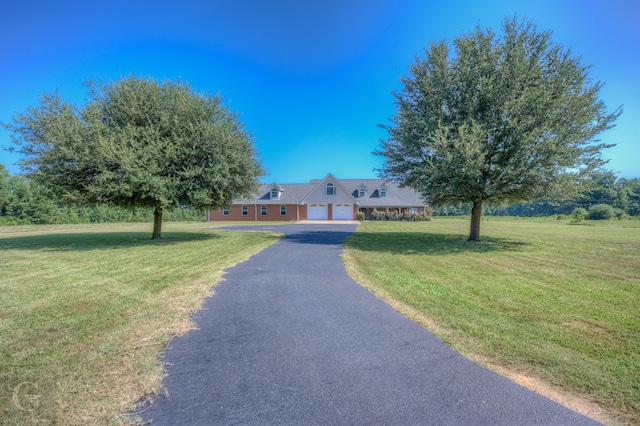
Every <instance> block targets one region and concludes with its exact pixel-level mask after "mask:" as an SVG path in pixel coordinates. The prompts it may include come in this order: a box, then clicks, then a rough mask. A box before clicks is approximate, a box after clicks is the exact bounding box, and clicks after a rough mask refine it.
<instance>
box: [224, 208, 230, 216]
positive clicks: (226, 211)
mask: <svg viewBox="0 0 640 426" xmlns="http://www.w3.org/2000/svg"><path fill="white" fill-rule="evenodd" d="M229 210H230V209H222V215H223V216H229Z"/></svg>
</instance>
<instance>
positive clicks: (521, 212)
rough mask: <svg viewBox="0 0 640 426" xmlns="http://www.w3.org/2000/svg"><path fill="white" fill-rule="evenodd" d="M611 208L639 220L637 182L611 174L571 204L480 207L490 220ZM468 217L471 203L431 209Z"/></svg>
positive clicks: (616, 214) (596, 179) (639, 185)
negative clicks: (493, 218) (503, 217)
mask: <svg viewBox="0 0 640 426" xmlns="http://www.w3.org/2000/svg"><path fill="white" fill-rule="evenodd" d="M602 205H608V206H611V208H612V212H613V216H612V217H617V218H623V217H625V216H640V179H637V178H636V179H624V178H622V179H617V180H616V177H615V175H614V174H613V173H603V174H600V175H598V176H596V177H594V178H593V180H592V182H590V184H589V190H587V191H585V192H584V193H582V195H580V196H579V197H577V198H575V199H573V200H567V201H563V202H551V201H545V200H539V201H534V202H530V203H521V204H512V205H508V204H501V205H490V204H485V205H484V206H483V209H482V210H483V211H482V214H483V215H489V216H523V217H532V216H553V215H571V214H573V213H574V211H576V210H577V209H585V210H586V211H587V212H589V211H591V210H592V208H593V207H595V206H599V207H598V208H600V206H602ZM470 213H471V203H468V204H466V203H459V204H455V205H449V206H440V207H434V216H459V215H468V214H470Z"/></svg>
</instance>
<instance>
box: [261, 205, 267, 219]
mask: <svg viewBox="0 0 640 426" xmlns="http://www.w3.org/2000/svg"><path fill="white" fill-rule="evenodd" d="M260 214H261V215H262V216H264V215H266V214H267V206H265V205H261V206H260Z"/></svg>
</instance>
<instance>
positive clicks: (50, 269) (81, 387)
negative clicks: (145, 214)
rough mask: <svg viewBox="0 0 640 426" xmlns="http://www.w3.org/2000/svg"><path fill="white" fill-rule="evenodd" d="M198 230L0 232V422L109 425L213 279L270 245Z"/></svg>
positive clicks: (155, 381)
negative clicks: (159, 235)
mask: <svg viewBox="0 0 640 426" xmlns="http://www.w3.org/2000/svg"><path fill="white" fill-rule="evenodd" d="M210 226H211V225H210V224H205V223H202V222H199V223H191V224H177V223H175V224H165V226H164V229H163V239H162V240H160V241H151V239H150V237H151V225H150V224H123V225H112V224H109V225H84V226H83V225H66V226H65V225H62V226H45V227H38V226H23V227H0V294H1V295H2V296H1V297H0V424H3V425H4V424H52V423H55V424H114V423H118V422H121V421H123V418H122V417H119V416H120V414H121V413H122V411H123V410H127V409H131V408H132V405H131V404H132V403H134V402H135V401H136V400H137V399H138V398H140V397H141V396H143V395H146V394H150V393H153V392H154V391H155V390H156V389H157V388H158V386H159V384H160V381H161V378H162V367H161V365H160V364H159V358H158V354H159V353H160V351H161V350H162V348H163V346H164V345H165V344H166V343H167V341H168V340H169V339H170V337H172V336H174V335H177V334H180V333H183V332H185V331H186V330H189V329H190V328H191V327H192V324H191V323H190V321H189V314H190V313H191V312H193V311H194V310H195V309H197V308H198V306H199V305H200V304H201V302H202V300H203V298H204V297H205V296H207V295H209V294H211V288H212V286H213V285H214V284H215V283H216V282H217V281H219V280H220V279H221V275H222V271H223V270H224V269H225V268H227V267H229V266H232V265H233V264H236V263H238V262H241V261H243V260H245V259H247V258H248V257H249V256H251V255H252V254H254V253H256V252H258V251H259V250H261V249H263V248H264V247H266V246H268V245H270V244H272V243H274V242H275V241H277V239H278V237H277V236H276V235H275V234H270V233H234V232H209V231H203V230H202V228H203V227H210Z"/></svg>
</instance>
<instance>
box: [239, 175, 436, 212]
mask: <svg viewBox="0 0 640 426" xmlns="http://www.w3.org/2000/svg"><path fill="white" fill-rule="evenodd" d="M338 180H339V181H340V183H341V184H342V185H343V186H344V187H345V188H346V189H347V190H348V191H349V192H350V194H351V195H352V196H354V197H355V198H356V199H357V200H358V201H359V202H360V206H361V207H417V206H424V205H426V203H425V202H424V200H423V199H422V197H421V196H420V194H418V193H417V192H416V191H414V190H413V189H411V188H400V187H399V186H398V185H396V184H395V183H393V182H388V181H385V180H383V179H338ZM321 181H322V179H314V180H312V181H311V182H310V183H278V184H277V185H278V186H279V187H280V188H282V192H281V193H280V199H278V200H272V199H271V189H272V187H273V185H274V184H263V185H260V187H259V189H258V193H257V194H256V196H255V197H253V198H250V199H244V200H236V201H234V204H266V205H269V204H300V203H301V202H302V200H304V198H305V197H307V196H308V195H309V193H311V191H313V190H314V189H315V188H316V187H317V186H318V184H319V183H320V182H321ZM361 185H364V186H365V187H366V188H367V192H366V196H365V197H364V198H358V188H359V187H360V186H361ZM382 185H384V186H386V187H387V189H388V190H387V196H386V197H380V193H379V190H378V189H379V188H380V187H381V186H382Z"/></svg>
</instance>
